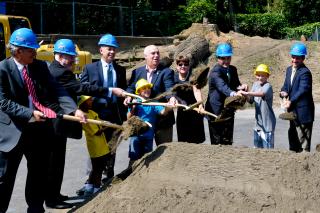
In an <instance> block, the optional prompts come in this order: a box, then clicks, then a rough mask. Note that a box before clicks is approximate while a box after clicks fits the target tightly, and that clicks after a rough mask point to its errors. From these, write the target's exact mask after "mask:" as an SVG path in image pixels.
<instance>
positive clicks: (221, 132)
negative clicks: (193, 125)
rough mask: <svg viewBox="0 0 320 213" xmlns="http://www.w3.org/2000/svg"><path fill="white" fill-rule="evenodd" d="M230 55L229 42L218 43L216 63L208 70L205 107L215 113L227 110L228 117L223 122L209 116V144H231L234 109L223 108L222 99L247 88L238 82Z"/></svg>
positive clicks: (231, 52) (218, 113) (238, 93)
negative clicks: (207, 91)
mask: <svg viewBox="0 0 320 213" xmlns="http://www.w3.org/2000/svg"><path fill="white" fill-rule="evenodd" d="M232 55H233V51H232V47H231V45H230V44H228V43H221V44H219V45H218V47H217V51H216V56H217V59H218V63H217V64H216V65H215V66H214V67H213V68H212V70H211V71H210V76H209V93H208V99H207V102H206V106H205V109H206V110H207V111H209V112H212V113H213V114H216V115H220V114H221V113H222V111H223V110H225V111H226V110H227V114H228V117H230V119H228V120H225V121H223V122H214V121H215V120H214V119H212V118H210V120H209V121H208V122H209V133H210V139H211V144H224V145H232V143H233V127H234V110H233V109H225V108H224V101H225V99H226V98H227V97H229V96H236V95H241V93H240V90H244V91H247V90H248V86H247V85H246V84H241V83H240V80H239V77H238V73H237V68H236V67H235V66H232V65H230V63H231V56H232Z"/></svg>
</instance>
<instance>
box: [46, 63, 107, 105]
mask: <svg viewBox="0 0 320 213" xmlns="http://www.w3.org/2000/svg"><path fill="white" fill-rule="evenodd" d="M49 70H50V73H51V75H52V76H53V77H54V79H55V80H56V81H57V82H58V83H60V84H61V85H62V86H63V87H64V88H65V89H66V90H67V92H68V93H69V95H70V96H71V98H72V99H73V100H74V101H75V102H77V96H80V95H89V96H94V97H101V98H105V97H107V94H108V91H109V90H108V88H104V87H102V86H98V85H92V84H89V83H88V82H85V83H81V82H80V81H79V80H77V79H76V77H75V75H74V73H73V72H72V71H71V70H69V69H67V68H66V67H64V66H62V65H61V64H60V63H59V62H58V61H56V60H54V61H53V62H52V63H51V64H50V66H49Z"/></svg>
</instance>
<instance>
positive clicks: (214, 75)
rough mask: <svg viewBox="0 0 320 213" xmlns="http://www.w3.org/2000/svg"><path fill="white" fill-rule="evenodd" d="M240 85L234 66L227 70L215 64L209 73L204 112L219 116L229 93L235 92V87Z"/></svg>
mask: <svg viewBox="0 0 320 213" xmlns="http://www.w3.org/2000/svg"><path fill="white" fill-rule="evenodd" d="M227 73H229V74H227ZM228 75H229V77H228ZM240 85H241V83H240V80H239V76H238V72H237V68H236V67H235V66H232V65H230V66H229V67H228V68H225V67H222V66H221V65H219V64H216V65H215V66H214V67H213V68H212V70H211V71H210V76H209V92H208V99H207V102H206V107H205V108H206V110H207V111H209V112H212V113H213V114H216V115H219V114H220V113H221V111H222V109H223V107H224V101H225V99H226V98H227V97H228V96H230V93H231V92H233V91H235V92H236V91H237V87H238V86H240Z"/></svg>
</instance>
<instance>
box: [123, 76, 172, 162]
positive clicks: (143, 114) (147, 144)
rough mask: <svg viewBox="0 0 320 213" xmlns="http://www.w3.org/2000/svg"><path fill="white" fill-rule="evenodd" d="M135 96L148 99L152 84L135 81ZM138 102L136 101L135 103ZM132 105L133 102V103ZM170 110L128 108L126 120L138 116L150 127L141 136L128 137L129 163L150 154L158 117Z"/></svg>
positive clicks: (149, 107) (140, 106) (137, 106)
mask: <svg viewBox="0 0 320 213" xmlns="http://www.w3.org/2000/svg"><path fill="white" fill-rule="evenodd" d="M135 87H136V94H137V95H140V96H141V97H142V98H145V99H148V98H149V97H150V95H151V88H152V84H151V83H149V82H148V81H147V80H145V79H140V80H138V81H137V83H136V85H135ZM137 101H139V100H136V102H137ZM133 103H134V102H133ZM169 110H170V108H168V107H164V106H146V105H135V104H133V105H132V106H130V107H129V109H128V114H127V118H128V119H129V118H130V117H132V116H134V115H135V116H138V117H140V118H141V119H142V120H143V121H146V122H149V123H150V124H151V125H152V127H151V128H149V130H148V131H147V132H145V133H143V134H141V135H138V136H133V137H130V145H129V158H130V163H133V162H134V161H135V160H137V159H139V158H141V157H142V156H143V155H144V154H146V153H148V152H151V151H152V148H153V138H154V127H155V125H156V121H157V117H158V115H165V114H167V112H168V111H169Z"/></svg>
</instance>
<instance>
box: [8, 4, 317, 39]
mask: <svg viewBox="0 0 320 213" xmlns="http://www.w3.org/2000/svg"><path fill="white" fill-rule="evenodd" d="M6 3H7V13H8V14H10V15H23V16H27V17H28V18H29V19H30V20H31V23H32V26H33V28H34V29H35V32H37V33H40V31H41V32H42V31H43V33H72V28H73V24H74V22H73V19H72V18H73V17H72V14H73V12H75V16H74V18H75V22H76V23H75V24H76V33H77V34H103V33H106V32H109V33H113V34H115V35H145V36H165V35H173V34H177V33H179V32H180V31H181V30H182V29H185V28H186V27H189V26H190V25H191V23H192V22H202V19H203V17H207V18H209V22H210V23H215V24H217V25H218V26H219V29H220V30H221V31H223V32H228V31H229V30H234V29H237V28H238V29H239V30H240V32H242V33H245V34H247V35H260V36H271V37H274V38H281V37H283V36H284V34H285V31H284V30H283V29H284V28H285V27H288V26H289V27H290V28H286V30H287V31H288V35H287V36H291V35H293V34H295V33H298V32H300V28H295V27H299V26H301V25H304V24H306V23H315V22H318V21H319V18H318V17H319V16H318V14H320V0H161V1H159V0H108V1H106V0H37V1H32V0H13V1H6ZM66 14H67V15H66ZM41 24H42V25H41ZM308 26H312V24H310V25H308ZM301 29H306V27H301ZM308 29H309V28H308ZM302 31H304V30H302ZM292 32H294V33H293V34H292ZM305 32H306V33H309V31H308V30H306V31H305ZM307 36H309V35H307Z"/></svg>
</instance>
